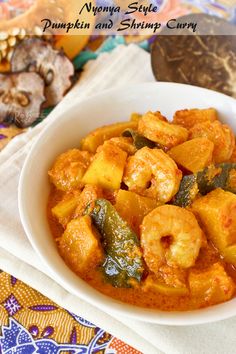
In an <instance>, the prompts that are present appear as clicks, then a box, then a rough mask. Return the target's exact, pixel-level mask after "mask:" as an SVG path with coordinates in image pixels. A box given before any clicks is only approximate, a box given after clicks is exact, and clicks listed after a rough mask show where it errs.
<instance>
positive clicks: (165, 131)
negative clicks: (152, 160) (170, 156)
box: [138, 112, 188, 149]
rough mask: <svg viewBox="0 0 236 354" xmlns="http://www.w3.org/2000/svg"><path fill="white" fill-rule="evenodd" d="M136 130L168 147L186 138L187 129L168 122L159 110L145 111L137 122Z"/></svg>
mask: <svg viewBox="0 0 236 354" xmlns="http://www.w3.org/2000/svg"><path fill="white" fill-rule="evenodd" d="M138 132H139V133H140V134H141V135H144V136H145V137H146V138H148V139H150V140H152V141H155V142H156V143H159V144H161V145H163V146H165V147H167V148H168V149H170V148H172V147H173V146H176V145H179V144H182V143H184V142H185V141H186V140H187V139H188V131H187V129H185V128H183V127H181V126H180V125H176V124H173V123H169V122H168V121H167V120H166V119H165V117H163V116H162V115H161V113H160V112H155V113H152V112H147V113H146V114H144V115H143V116H142V118H141V119H140V120H139V122H138Z"/></svg>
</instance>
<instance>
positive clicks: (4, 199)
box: [0, 45, 236, 354]
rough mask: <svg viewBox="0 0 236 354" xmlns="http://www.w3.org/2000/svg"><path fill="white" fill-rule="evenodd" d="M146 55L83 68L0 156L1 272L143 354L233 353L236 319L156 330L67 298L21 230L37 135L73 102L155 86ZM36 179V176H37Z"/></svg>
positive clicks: (130, 52)
mask: <svg viewBox="0 0 236 354" xmlns="http://www.w3.org/2000/svg"><path fill="white" fill-rule="evenodd" d="M153 80H154V78H153V75H152V72H151V67H150V57H149V54H148V53H146V52H144V51H143V50H142V49H140V48H138V47H136V46H135V45H130V46H129V47H118V48H117V49H116V50H114V51H113V52H112V53H111V54H103V55H101V56H100V57H99V58H98V59H97V60H96V61H94V62H90V63H88V64H87V65H86V67H85V71H84V73H83V74H82V77H81V79H80V80H79V82H78V84H77V85H76V86H75V87H74V89H73V90H71V91H70V93H69V94H68V95H67V96H66V97H65V98H64V100H63V101H62V102H61V103H60V104H59V105H58V106H57V107H56V108H55V109H54V110H53V112H52V113H51V114H50V116H49V117H48V118H47V119H46V120H45V121H44V122H42V123H41V124H39V125H38V126H37V127H35V128H33V129H31V130H29V131H28V132H27V133H25V134H22V135H21V136H18V137H16V138H15V139H13V141H12V142H10V143H9V145H8V146H7V147H6V148H5V149H4V150H3V151H2V153H1V154H0V197H1V202H0V268H1V269H3V270H5V271H6V272H8V273H11V274H12V275H14V276H16V277H17V278H18V279H21V280H22V281H24V282H26V283H27V284H29V285H30V286H32V287H33V288H35V289H37V290H39V291H40V292H41V293H43V294H45V295H46V296H48V297H49V298H51V299H52V300H54V301H55V302H56V303H58V304H59V305H61V306H63V307H65V308H67V309H68V310H70V311H72V312H75V313H77V314H79V315H81V316H82V317H84V318H86V319H87V320H89V321H91V322H96V325H98V326H100V327H102V328H103V329H105V330H107V331H109V332H110V333H112V334H113V335H115V336H117V337H118V338H120V339H122V340H124V341H125V342H127V343H128V344H130V345H132V346H133V347H135V348H137V349H138V350H140V351H142V352H143V353H145V354H152V353H156V354H159V353H166V354H185V353H186V354H205V353H206V354H213V353H214V354H233V353H236V336H235V333H236V319H235V318H234V319H230V320H226V321H221V322H218V323H214V324H210V325H201V326H188V327H174V326H160V325H153V324H148V323H143V322H139V321H136V320H131V319H128V318H124V317H121V316H117V315H115V316H114V315H111V314H107V313H105V312H102V311H100V310H98V309H97V308H95V307H93V306H91V305H89V304H87V303H85V302H84V301H82V300H80V299H79V298H77V297H75V296H73V295H71V294H69V293H68V292H67V291H66V290H64V289H63V288H62V287H61V286H59V285H58V284H57V283H55V282H54V281H53V280H52V279H51V278H50V272H49V271H48V269H46V268H45V266H44V265H43V264H42V263H41V261H40V260H39V259H38V257H37V255H36V254H35V252H34V251H33V249H32V247H31V245H30V243H29V242H28V240H27V238H26V236H25V233H24V231H23V229H22V226H21V223H20V219H19V213H18V207H17V186H18V181H19V175H20V171H21V168H22V165H23V162H24V159H25V157H26V155H27V153H28V152H29V149H30V147H31V145H32V143H33V141H34V140H35V139H36V138H37V135H38V133H39V131H41V129H42V128H43V127H44V126H45V125H46V124H47V123H48V121H51V120H53V119H56V118H57V113H58V112H59V111H62V110H66V108H67V107H68V106H71V105H72V104H73V103H74V102H75V100H82V99H83V98H85V97H87V96H88V95H91V94H93V93H96V92H98V90H103V89H105V88H111V87H118V86H122V85H125V84H127V82H128V83H139V82H145V81H146V82H147V81H153ZM36 178H37V176H36Z"/></svg>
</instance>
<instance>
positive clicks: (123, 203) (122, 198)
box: [115, 189, 157, 234]
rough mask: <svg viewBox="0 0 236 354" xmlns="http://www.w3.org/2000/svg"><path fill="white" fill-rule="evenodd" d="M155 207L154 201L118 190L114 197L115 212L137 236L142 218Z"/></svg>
mask: <svg viewBox="0 0 236 354" xmlns="http://www.w3.org/2000/svg"><path fill="white" fill-rule="evenodd" d="M156 207H157V203H156V200H154V199H151V198H147V197H143V196H141V195H139V194H137V193H134V192H130V191H125V190H123V189H120V190H119V191H118V193H117V195H116V203H115V208H116V210H117V211H118V213H119V215H120V216H121V217H122V218H123V219H124V220H125V221H127V223H128V224H129V225H130V227H131V229H132V230H134V231H135V232H136V233H137V234H139V227H140V225H141V223H142V221H143V218H144V216H145V215H147V214H148V213H149V212H150V211H151V210H153V209H155V208H156Z"/></svg>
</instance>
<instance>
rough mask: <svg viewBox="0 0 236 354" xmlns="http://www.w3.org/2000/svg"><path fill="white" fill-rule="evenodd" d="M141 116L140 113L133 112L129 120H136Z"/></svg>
mask: <svg viewBox="0 0 236 354" xmlns="http://www.w3.org/2000/svg"><path fill="white" fill-rule="evenodd" d="M141 117H142V114H140V113H136V112H134V113H132V114H131V116H130V120H131V121H133V122H138V121H139V119H140V118H141Z"/></svg>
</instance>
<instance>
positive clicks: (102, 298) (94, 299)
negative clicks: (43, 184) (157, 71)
mask: <svg viewBox="0 0 236 354" xmlns="http://www.w3.org/2000/svg"><path fill="white" fill-rule="evenodd" d="M158 86H159V87H160V89H161V87H164V86H166V87H168V86H175V87H185V88H189V89H191V90H193V91H194V90H195V91H196V92H199V90H200V91H202V92H204V91H205V92H206V93H210V94H211V95H214V96H215V97H216V99H217V98H219V99H220V98H221V99H222V98H223V99H224V100H227V101H228V102H229V103H232V104H233V105H234V106H235V107H236V100H235V99H234V98H233V97H230V96H227V95H225V94H222V93H220V92H217V91H213V90H209V89H206V88H202V87H198V86H193V85H188V84H180V83H173V82H146V83H139V84H132V85H127V86H126V87H125V88H122V87H118V88H112V89H106V90H103V91H102V92H100V93H97V94H95V95H92V96H89V97H88V98H86V99H82V100H81V101H77V102H75V103H74V104H73V105H71V106H70V107H69V108H67V109H66V110H63V112H62V113H58V114H57V117H56V120H55V118H54V117H53V119H52V120H51V122H48V123H47V124H46V125H45V126H44V127H43V129H42V131H41V132H40V133H39V134H38V136H37V138H36V141H34V143H33V144H32V146H31V148H30V151H29V152H28V154H27V157H26V159H25V161H24V165H23V168H22V170H21V173H20V179H19V184H18V208H19V214H20V220H21V223H22V225H23V228H24V231H25V233H26V235H27V238H28V240H29V242H30V243H31V245H32V247H33V249H34V251H35V252H36V254H37V255H38V256H39V258H40V260H41V261H42V263H43V264H44V265H45V266H46V267H47V268H48V271H49V275H48V276H49V277H51V278H52V280H55V281H56V282H57V283H58V284H59V285H61V286H62V287H63V288H64V289H65V290H67V291H68V292H69V293H71V294H73V295H75V296H77V297H78V298H81V299H82V300H84V301H86V302H87V303H89V304H91V305H93V306H95V307H97V308H99V309H101V310H103V311H104V312H107V313H108V314H110V313H114V315H120V316H126V317H128V318H130V319H136V320H139V321H144V322H148V323H156V324H161V325H175V326H186V325H197V324H205V323H211V322H215V321H221V320H224V319H228V318H230V317H233V316H235V315H236V306H234V308H235V311H233V310H232V309H233V306H231V304H230V303H231V302H233V301H235V302H236V298H233V299H231V300H229V301H227V302H224V303H221V304H217V305H213V306H210V307H207V308H203V309H197V310H190V311H163V310H158V309H149V308H142V307H138V306H134V305H131V304H127V303H124V302H121V301H118V300H114V299H113V298H111V297H109V296H107V295H104V294H102V293H100V292H98V291H97V290H96V289H94V288H93V287H92V286H90V287H91V289H92V290H93V292H94V296H91V295H88V294H86V293H84V291H82V292H80V291H79V290H78V287H77V286H76V285H74V284H70V282H67V281H66V279H65V277H62V276H59V274H58V272H57V270H56V269H55V267H54V266H53V262H50V260H49V259H47V258H46V257H45V256H44V255H43V254H42V253H41V252H40V251H39V248H38V245H37V239H35V238H34V236H33V235H32V234H31V232H30V227H29V220H28V218H27V210H26V209H27V208H26V206H25V203H24V188H25V185H24V180H25V177H26V175H27V173H28V168H29V164H30V160H31V158H32V155H33V153H34V151H35V150H37V148H39V146H40V141H41V138H42V137H43V136H44V135H45V134H46V133H47V132H48V131H49V129H53V128H52V127H53V126H54V124H55V121H56V122H57V124H60V123H59V121H60V120H63V117H64V116H65V115H66V114H70V111H72V110H74V109H75V108H76V107H77V108H78V109H80V106H81V105H82V106H86V105H87V106H88V105H90V104H92V103H93V102H96V101H97V100H99V98H100V97H104V96H106V95H107V94H109V95H110V94H112V95H114V94H119V93H121V92H122V94H124V92H125V91H130V90H139V89H140V90H142V89H145V88H147V89H149V88H151V87H153V88H154V87H155V88H158ZM65 267H67V266H66V264H65ZM78 279H79V280H80V281H82V282H83V283H84V282H85V281H84V280H82V279H81V278H79V277H78ZM85 283H86V282H85ZM86 284H87V283H86ZM231 307H232V308H231Z"/></svg>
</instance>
